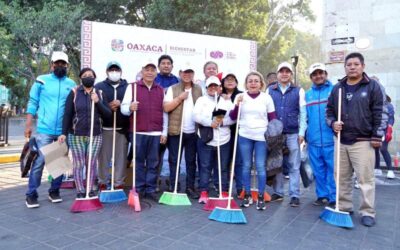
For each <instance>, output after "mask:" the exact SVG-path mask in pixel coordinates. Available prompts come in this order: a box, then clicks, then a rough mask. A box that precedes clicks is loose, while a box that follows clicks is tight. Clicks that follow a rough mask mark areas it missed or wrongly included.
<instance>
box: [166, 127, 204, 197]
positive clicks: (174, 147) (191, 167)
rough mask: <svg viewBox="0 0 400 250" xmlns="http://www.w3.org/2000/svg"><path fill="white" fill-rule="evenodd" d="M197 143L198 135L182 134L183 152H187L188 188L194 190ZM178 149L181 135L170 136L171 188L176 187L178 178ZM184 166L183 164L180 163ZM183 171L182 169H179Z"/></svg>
mask: <svg viewBox="0 0 400 250" xmlns="http://www.w3.org/2000/svg"><path fill="white" fill-rule="evenodd" d="M196 142H197V135H196V133H192V134H186V133H183V134H182V148H181V155H180V156H179V157H180V158H182V152H183V150H185V161H186V188H190V189H192V190H194V181H195V178H196V168H197V166H196ZM178 148H179V135H173V136H168V152H169V155H168V163H169V171H170V175H169V179H170V182H171V186H172V187H174V185H175V176H176V164H177V161H178ZM180 163H181V164H180V165H181V166H182V162H180ZM181 166H179V167H181ZM179 170H180V171H181V169H179Z"/></svg>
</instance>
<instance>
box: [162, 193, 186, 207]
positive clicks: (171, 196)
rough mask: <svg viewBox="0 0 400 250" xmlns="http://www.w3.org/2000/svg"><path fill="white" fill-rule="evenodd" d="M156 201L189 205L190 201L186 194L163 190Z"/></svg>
mask: <svg viewBox="0 0 400 250" xmlns="http://www.w3.org/2000/svg"><path fill="white" fill-rule="evenodd" d="M158 203H161V204H165V205H170V206H190V205H192V203H191V202H190V200H189V198H188V196H187V194H185V193H175V192H164V193H163V194H162V195H161V197H160V200H159V201H158Z"/></svg>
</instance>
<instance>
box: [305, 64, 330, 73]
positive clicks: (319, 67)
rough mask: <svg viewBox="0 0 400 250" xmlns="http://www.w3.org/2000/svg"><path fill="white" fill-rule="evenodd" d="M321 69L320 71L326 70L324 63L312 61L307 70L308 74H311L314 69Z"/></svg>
mask: <svg viewBox="0 0 400 250" xmlns="http://www.w3.org/2000/svg"><path fill="white" fill-rule="evenodd" d="M318 69H319V70H322V71H326V67H325V65H324V64H322V63H314V64H313V65H311V66H310V69H309V70H308V72H309V74H310V75H311V74H312V73H314V71H316V70H318Z"/></svg>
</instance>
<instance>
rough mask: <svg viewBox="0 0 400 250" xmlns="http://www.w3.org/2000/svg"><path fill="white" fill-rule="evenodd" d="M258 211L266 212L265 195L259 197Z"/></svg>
mask: <svg viewBox="0 0 400 250" xmlns="http://www.w3.org/2000/svg"><path fill="white" fill-rule="evenodd" d="M257 210H265V202H264V195H259V196H258V200H257Z"/></svg>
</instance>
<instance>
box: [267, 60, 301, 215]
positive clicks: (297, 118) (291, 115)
mask: <svg viewBox="0 0 400 250" xmlns="http://www.w3.org/2000/svg"><path fill="white" fill-rule="evenodd" d="M277 76H278V82H277V83H275V84H273V85H271V86H269V87H268V92H269V94H270V95H271V97H272V99H273V101H274V104H275V110H276V115H277V116H278V119H279V120H280V121H282V123H283V133H284V134H285V135H286V147H287V148H288V149H289V158H288V163H289V178H290V180H289V196H290V203H289V204H290V206H292V207H298V206H299V205H300V198H299V197H300V163H301V160H300V144H301V143H303V141H304V134H305V131H306V128H307V120H306V119H307V113H306V112H307V111H306V102H305V97H304V96H305V94H304V90H303V88H300V87H298V86H294V84H293V83H292V76H293V69H292V65H291V64H290V63H288V62H282V63H281V64H279V66H278V69H277ZM274 191H275V193H274V194H273V195H272V196H271V201H282V200H283V195H284V190H283V174H282V173H279V174H277V176H276V179H275V184H274Z"/></svg>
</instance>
